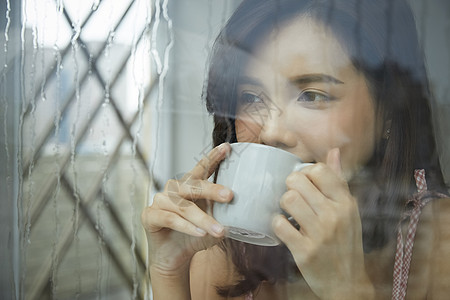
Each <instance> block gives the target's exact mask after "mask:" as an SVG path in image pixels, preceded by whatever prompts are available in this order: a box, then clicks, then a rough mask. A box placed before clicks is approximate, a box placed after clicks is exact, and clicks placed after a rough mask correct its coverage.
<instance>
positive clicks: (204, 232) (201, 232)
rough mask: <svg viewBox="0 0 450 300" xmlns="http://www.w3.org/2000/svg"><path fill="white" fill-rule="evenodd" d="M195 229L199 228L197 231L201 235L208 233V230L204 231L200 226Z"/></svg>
mask: <svg viewBox="0 0 450 300" xmlns="http://www.w3.org/2000/svg"><path fill="white" fill-rule="evenodd" d="M195 230H197V232H198V233H200V234H201V235H205V234H206V231H204V230H203V229H201V228H199V227H197V228H195Z"/></svg>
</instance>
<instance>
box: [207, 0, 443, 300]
mask: <svg viewBox="0 0 450 300" xmlns="http://www.w3.org/2000/svg"><path fill="white" fill-rule="evenodd" d="M303 16H307V17H309V18H311V19H313V20H314V21H317V22H319V23H321V24H324V25H325V26H326V27H327V28H329V29H330V30H331V32H332V33H333V34H334V36H335V37H336V38H337V39H338V41H340V43H341V44H342V46H343V47H344V49H345V50H346V51H347V54H348V55H349V57H350V59H351V60H352V63H353V65H354V67H355V69H356V70H357V71H358V72H360V73H361V74H363V75H364V77H365V79H366V81H367V83H368V85H369V89H370V92H371V95H372V97H373V99H374V101H375V104H376V105H375V107H376V109H377V112H376V113H377V115H378V116H380V118H381V120H384V121H385V122H386V123H389V124H390V137H389V139H383V140H381V141H380V142H378V144H377V146H376V149H375V151H374V155H373V157H372V159H371V160H370V162H369V163H368V165H367V166H366V170H365V171H367V172H365V173H366V174H368V175H367V176H369V177H370V180H368V184H366V188H365V189H364V190H363V191H362V192H361V194H358V200H359V203H360V214H361V220H362V226H363V242H364V251H366V252H369V251H371V250H373V249H377V248H381V247H383V246H384V245H386V243H387V242H389V241H390V240H392V239H393V238H394V236H395V235H394V234H395V229H396V224H397V222H398V220H399V217H400V213H401V211H402V209H404V203H405V200H406V199H407V198H408V197H409V196H410V195H411V194H412V193H413V192H414V191H415V183H414V177H413V172H414V169H425V170H426V175H427V183H428V188H429V189H432V190H437V191H441V192H444V187H445V185H444V181H443V177H442V172H441V169H440V165H439V159H438V155H437V152H436V146H435V138H434V133H433V128H432V120H431V112H430V103H429V100H430V98H431V97H430V93H429V88H428V82H427V75H426V70H425V66H424V59H423V55H422V52H421V48H420V46H419V42H418V37H417V32H416V27H415V22H414V18H413V14H412V12H411V10H410V8H409V6H408V5H407V3H406V2H405V1H404V0H377V1H373V0H244V1H243V2H242V4H241V5H240V6H239V7H238V9H237V10H236V11H235V13H234V14H233V15H232V16H231V18H230V19H229V21H228V23H227V24H226V26H225V27H224V28H223V30H222V31H221V33H220V34H219V36H218V38H217V40H216V42H215V45H214V48H213V51H212V54H211V58H210V67H209V76H208V82H207V89H206V105H207V108H208V111H209V112H210V113H212V114H213V115H214V124H215V127H214V131H213V142H214V145H219V144H220V143H223V142H231V143H232V142H236V133H235V127H234V121H235V110H236V101H237V100H236V99H237V97H236V92H237V89H236V85H237V80H238V78H239V72H240V71H241V70H240V68H241V66H242V65H244V62H245V58H244V57H245V56H246V54H248V53H252V52H254V51H255V49H256V48H255V47H257V45H258V42H259V41H260V40H262V39H263V38H264V37H265V35H266V34H267V33H268V32H269V31H270V30H272V29H274V28H278V27H281V26H283V25H284V24H285V23H286V22H288V21H289V20H292V19H293V18H299V17H303ZM299 34H301V32H299ZM350 184H351V183H350ZM244 248H245V251H244V250H243V249H244ZM224 249H225V250H226V251H228V252H230V253H231V255H232V257H233V262H234V263H235V265H236V267H237V270H238V271H239V272H240V273H241V274H242V275H243V276H244V280H242V281H240V282H239V283H237V284H236V285H234V286H231V287H225V288H220V289H219V293H220V294H222V295H230V296H237V295H242V294H244V293H246V292H248V291H250V290H254V289H256V288H257V287H258V285H259V284H260V282H261V281H263V280H268V281H275V280H278V279H286V278H288V277H289V274H291V272H290V271H289V270H290V269H291V266H290V264H291V265H292V257H291V256H290V253H289V251H288V250H287V249H286V248H285V247H284V246H280V247H279V248H277V249H273V248H263V249H261V247H258V246H252V245H244V244H241V243H239V242H235V241H227V243H226V245H225V246H224ZM243 252H245V253H247V257H251V258H247V259H246V258H245V257H243V254H242V253H243ZM250 253H253V255H252V254H250ZM254 253H257V254H254ZM270 261H273V262H275V266H274V263H270ZM280 262H283V263H280ZM289 262H291V263H289Z"/></svg>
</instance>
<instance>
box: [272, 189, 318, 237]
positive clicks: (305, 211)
mask: <svg viewBox="0 0 450 300" xmlns="http://www.w3.org/2000/svg"><path fill="white" fill-rule="evenodd" d="M280 206H281V208H282V209H283V210H284V211H285V212H286V213H288V214H289V215H290V216H291V217H293V218H294V220H295V221H296V222H297V223H298V224H299V225H300V230H301V231H302V232H303V233H304V234H310V233H314V232H317V230H318V229H319V228H318V226H317V224H318V223H317V214H316V213H315V212H314V210H313V209H312V208H311V206H310V205H309V204H308V203H307V202H306V201H305V200H304V199H303V197H302V196H301V195H300V194H299V193H298V192H297V191H294V190H289V191H287V192H286V193H285V194H284V195H283V196H282V197H281V200H280Z"/></svg>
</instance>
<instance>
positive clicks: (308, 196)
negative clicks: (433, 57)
mask: <svg viewBox="0 0 450 300" xmlns="http://www.w3.org/2000/svg"><path fill="white" fill-rule="evenodd" d="M429 98H430V97H429V93H428V84H427V76H426V72H425V67H424V63H423V58H422V56H421V51H420V48H419V46H418V41H417V36H416V31H415V24H414V20H413V16H412V13H411V11H410V9H409V7H408V6H407V5H406V3H404V2H403V1H397V0H396V1H390V0H382V1H369V0H365V1H363V0H334V1H333V0H328V1H326V0H277V1H275V0H265V1H262V0H246V1H244V2H243V3H242V4H241V5H240V7H239V8H238V9H237V10H236V12H235V13H234V14H233V16H232V17H231V18H230V20H229V21H228V23H227V25H226V26H225V28H224V29H223V30H222V32H221V33H220V35H219V37H218V39H217V41H216V44H215V47H214V50H213V53H212V57H211V64H210V71H209V78H208V86H207V95H206V99H207V107H208V109H209V111H210V112H211V113H213V115H214V122H215V128H214V132H213V140H214V145H215V146H216V147H215V148H214V149H213V150H212V151H211V152H210V153H209V155H208V156H207V157H205V158H204V159H203V160H202V161H201V162H200V163H199V164H198V165H197V166H195V167H194V169H192V170H191V172H189V173H187V174H186V175H185V176H184V177H183V178H182V179H181V180H170V181H169V182H168V183H167V184H166V188H165V190H164V192H162V193H159V194H157V195H156V196H155V198H154V202H153V204H152V206H150V207H148V208H147V209H146V210H145V211H144V212H143V214H142V222H143V224H144V227H145V228H146V231H147V235H148V239H149V248H150V249H149V253H150V265H149V271H150V276H151V281H152V286H153V292H154V296H155V298H156V299H164V298H167V299H191V298H193V299H223V298H227V297H236V298H237V299H238V298H242V299H243V298H247V299H248V298H255V299H335V298H336V299H362V298H368V299H384V298H389V297H391V295H392V297H393V298H395V299H401V298H403V297H405V295H406V296H407V298H418V299H423V298H426V297H431V298H443V297H446V296H447V295H448V292H449V291H448V287H446V282H447V280H448V276H449V275H450V262H449V261H448V259H447V258H448V257H449V255H450V242H449V241H450V234H449V230H448V229H447V228H450V227H449V225H450V221H449V220H447V219H448V218H447V216H448V215H449V213H450V204H449V201H447V199H445V198H444V197H443V196H444V195H443V194H442V193H444V192H445V187H444V183H443V179H442V174H441V169H440V166H439V161H438V157H437V154H436V150H435V141H434V135H433V130H432V122H431V117H430V109H429ZM236 141H238V142H254V143H263V144H267V145H270V146H274V147H278V148H282V149H284V150H286V151H289V152H291V153H293V154H296V155H298V156H299V157H300V158H302V160H303V161H304V162H313V163H314V164H313V165H312V166H309V167H306V168H304V169H303V170H302V171H300V172H294V173H292V174H291V175H290V176H289V177H288V179H287V180H286V185H287V188H288V191H287V192H286V193H285V194H284V195H283V197H282V198H281V199H280V206H281V208H282V209H283V210H284V211H285V212H286V213H287V214H289V215H291V216H292V217H293V218H294V219H295V221H296V222H297V223H298V224H299V225H300V229H297V228H296V227H294V226H293V225H292V224H291V223H290V222H289V221H288V220H287V219H286V217H284V216H282V215H279V216H276V217H275V218H274V219H273V228H274V231H275V233H276V234H277V236H278V238H279V239H280V240H281V241H282V242H283V244H284V245H283V246H280V247H258V246H252V245H247V244H243V243H240V242H236V241H231V240H227V239H225V240H224V239H223V237H224V228H223V226H221V225H220V224H219V223H217V222H216V221H215V220H214V219H213V218H212V217H211V216H210V215H208V214H207V213H206V212H205V211H206V210H207V209H206V208H207V206H208V205H209V204H211V203H213V202H229V201H231V199H232V198H233V193H232V191H231V190H229V189H228V188H226V187H223V186H220V185H218V184H215V183H211V182H209V181H207V178H209V177H210V176H211V175H212V174H213V173H214V171H215V170H216V169H217V167H218V165H219V164H220V162H221V161H222V160H223V159H224V158H225V157H226V155H227V154H228V153H229V151H230V147H229V144H227V143H233V142H236ZM415 170H418V171H417V172H416V177H414V174H415ZM424 174H425V175H424ZM425 178H426V181H423V180H424V179H425ZM416 179H417V180H416ZM420 180H422V181H423V182H426V186H425V184H422V185H419V186H418V187H419V188H420V193H418V192H416V191H417V188H418V187H416V183H417V182H419V181H420ZM405 215H406V217H404V216H405ZM408 215H409V216H410V217H408ZM419 216H420V223H419V225H417V224H418V219H419ZM401 220H404V221H403V222H402V223H401V226H398V224H399V222H400V221H401ZM409 220H411V222H410V223H411V225H408V222H409ZM408 226H409V227H408ZM406 227H408V229H406ZM398 228H400V230H397V229H398ZM415 228H417V232H416V234H415V237H414V234H413V233H414V232H415V231H414V229H415ZM402 230H403V235H406V230H408V234H407V236H406V244H407V246H406V247H403V245H402V243H401V241H403V237H402V235H400V234H401V233H402ZM413 241H414V252H413V253H414V255H413V257H412V260H411V261H409V259H408V257H409V256H410V255H411V253H412V252H411V249H412V246H411V242H413ZM402 253H404V255H403V256H402ZM409 264H410V267H409ZM408 276H409V279H408ZM444 295H445V296H444Z"/></svg>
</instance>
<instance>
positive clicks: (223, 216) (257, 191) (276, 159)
mask: <svg viewBox="0 0 450 300" xmlns="http://www.w3.org/2000/svg"><path fill="white" fill-rule="evenodd" d="M231 149H232V150H231V153H230V155H229V157H227V158H226V159H225V160H224V161H223V162H222V163H221V165H220V168H219V173H218V177H217V183H219V184H222V185H224V186H226V187H228V188H230V189H231V190H232V191H233V193H234V198H233V200H232V201H231V202H230V203H214V207H213V216H214V218H215V219H216V220H217V221H218V222H219V223H221V224H222V225H224V226H225V228H226V229H227V233H226V235H227V237H229V238H232V239H235V240H238V241H242V242H247V243H250V244H255V245H262V246H276V245H278V244H280V241H279V240H278V238H277V237H276V235H275V234H274V232H273V230H272V219H273V217H274V216H275V215H276V214H280V213H282V210H281V208H280V199H281V196H282V195H283V194H284V193H285V192H286V191H287V188H286V178H287V177H288V175H289V174H290V173H292V172H294V171H299V170H301V169H302V168H303V167H305V166H307V165H310V164H309V163H303V162H302V161H301V159H300V158H299V157H297V156H295V155H294V154H292V153H289V152H287V151H284V150H281V149H278V148H274V147H270V146H266V145H261V144H254V143H234V144H232V145H231Z"/></svg>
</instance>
